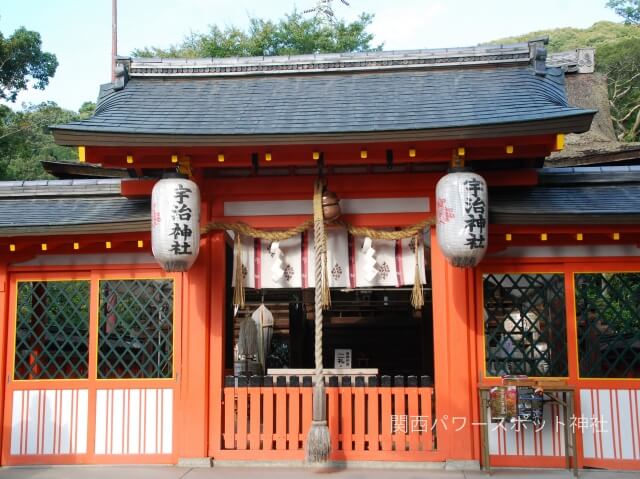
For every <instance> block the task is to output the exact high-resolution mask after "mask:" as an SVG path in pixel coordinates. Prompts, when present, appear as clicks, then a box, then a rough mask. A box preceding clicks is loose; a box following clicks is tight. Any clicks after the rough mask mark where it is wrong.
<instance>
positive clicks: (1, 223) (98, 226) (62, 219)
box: [0, 180, 151, 236]
mask: <svg viewBox="0 0 640 479" xmlns="http://www.w3.org/2000/svg"><path fill="white" fill-rule="evenodd" d="M25 183H31V182H25ZM50 183H53V184H52V185H50V186H48V187H47V186H44V185H43V186H41V187H40V189H39V190H38V191H34V190H33V189H32V188H33V185H26V186H24V187H23V192H22V193H21V192H19V191H17V189H16V188H17V187H15V186H13V187H12V190H13V191H11V192H9V191H7V190H8V185H7V184H6V183H0V192H3V191H4V192H5V193H6V196H4V197H2V196H0V236H24V235H32V234H43V233H52V234H55V233H64V232H68V233H74V232H85V233H103V232H119V231H139V230H149V229H150V223H151V222H150V218H151V208H150V201H149V199H148V198H145V199H128V198H124V197H122V196H120V194H119V185H117V186H118V194H117V195H114V194H110V195H108V196H100V195H99V194H96V191H91V190H90V189H83V188H84V187H90V186H91V183H92V182H91V180H88V182H87V183H86V184H80V185H74V186H71V185H69V186H68V187H67V188H68V191H66V192H65V191H64V189H63V190H61V188H65V186H64V185H61V183H66V182H63V181H60V182H50ZM76 183H77V181H76ZM93 183H95V181H94V182H93ZM5 186H7V187H5ZM93 187H94V188H96V189H98V190H99V186H98V185H95V184H94V185H93ZM47 188H49V189H50V190H52V191H53V190H54V189H55V190H57V191H63V192H62V193H60V196H59V197H51V196H50V195H47V194H45V192H44V190H46V189H47ZM103 193H104V191H103ZM25 196H30V197H25Z"/></svg>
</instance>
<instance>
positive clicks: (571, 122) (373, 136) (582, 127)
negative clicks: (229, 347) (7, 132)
mask: <svg viewBox="0 0 640 479" xmlns="http://www.w3.org/2000/svg"><path fill="white" fill-rule="evenodd" d="M595 113H596V111H595V110H579V111H578V112H575V113H573V114H570V115H565V116H561V117H555V118H550V119H544V120H530V121H521V122H514V123H500V124H495V123H494V124H486V125H475V126H459V127H449V128H433V129H426V130H395V131H372V132H327V133H296V134H261V135H213V134H184V133H154V132H149V133H131V132H117V131H95V130H89V129H82V128H81V127H79V125H54V126H52V127H51V131H52V133H53V137H54V139H55V142H56V143H57V144H59V145H65V146H81V145H84V146H87V145H92V146H208V145H216V146H246V145H302V144H331V143H334V144H336V143H354V142H369V143H381V142H388V141H436V140H455V139H464V140H469V139H474V138H496V137H508V136H523V135H545V134H556V133H582V132H585V131H587V130H589V127H590V125H591V121H592V119H593V116H594V115H595Z"/></svg>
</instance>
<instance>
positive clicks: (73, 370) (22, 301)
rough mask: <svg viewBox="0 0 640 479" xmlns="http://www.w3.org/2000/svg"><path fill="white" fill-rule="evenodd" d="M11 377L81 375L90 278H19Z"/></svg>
mask: <svg viewBox="0 0 640 479" xmlns="http://www.w3.org/2000/svg"><path fill="white" fill-rule="evenodd" d="M16 315H17V318H16V347H15V366H14V378H15V379H86V378H87V377H88V369H89V368H88V357H89V353H88V350H89V282H88V281H21V282H19V283H18V303H17V310H16Z"/></svg>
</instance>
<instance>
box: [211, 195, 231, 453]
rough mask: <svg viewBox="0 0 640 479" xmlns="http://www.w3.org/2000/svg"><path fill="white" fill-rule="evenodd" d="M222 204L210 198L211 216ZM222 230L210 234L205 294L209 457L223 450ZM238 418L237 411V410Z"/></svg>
mask: <svg viewBox="0 0 640 479" xmlns="http://www.w3.org/2000/svg"><path fill="white" fill-rule="evenodd" d="M223 212H224V210H223V203H222V201H220V200H219V199H215V198H214V199H212V201H211V214H210V217H209V219H211V217H214V216H216V215H219V216H222V214H223ZM225 234H226V233H225V232H224V231H214V232H212V233H210V234H209V241H210V248H211V257H210V260H209V270H210V272H211V273H210V280H211V283H210V288H209V289H208V290H207V291H206V293H204V294H205V295H207V296H208V297H211V317H210V319H209V324H210V327H211V336H210V345H209V351H210V353H211V355H210V357H209V363H210V364H211V374H210V381H211V383H210V387H209V423H210V427H209V441H210V442H209V456H211V457H215V456H216V452H217V451H220V450H221V449H222V421H223V414H222V411H223V409H222V391H223V381H224V370H225V361H224V358H225V322H226V307H227V306H226V301H225V297H226V288H227V287H230V285H227V284H226V277H227V273H226V242H225V236H224V235H225ZM238 417H240V414H239V413H238Z"/></svg>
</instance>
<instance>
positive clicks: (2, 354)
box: [0, 263, 13, 451]
mask: <svg viewBox="0 0 640 479" xmlns="http://www.w3.org/2000/svg"><path fill="white" fill-rule="evenodd" d="M8 325H9V275H8V274H7V264H6V263H0V338H1V339H0V374H1V375H2V376H0V377H1V378H3V380H2V381H0V414H1V415H2V416H0V420H1V421H2V422H1V423H2V424H6V422H5V421H4V413H5V411H4V406H5V404H4V395H5V387H4V386H5V384H6V382H5V380H4V378H8V377H9V376H10V375H12V374H13V371H8V370H5V369H6V357H7V342H8V339H7V330H8ZM9 417H11V416H9ZM4 437H5V435H4V434H0V451H2V450H3V449H2V448H3V446H4V444H2V440H3V438H4Z"/></svg>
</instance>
